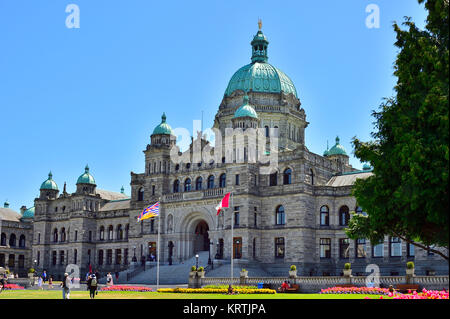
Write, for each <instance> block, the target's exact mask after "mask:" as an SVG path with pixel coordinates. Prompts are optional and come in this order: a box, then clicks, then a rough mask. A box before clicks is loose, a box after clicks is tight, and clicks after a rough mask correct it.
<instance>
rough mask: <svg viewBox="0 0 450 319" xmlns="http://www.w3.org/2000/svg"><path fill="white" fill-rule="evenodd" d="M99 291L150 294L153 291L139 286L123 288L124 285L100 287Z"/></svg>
mask: <svg viewBox="0 0 450 319" xmlns="http://www.w3.org/2000/svg"><path fill="white" fill-rule="evenodd" d="M100 291H139V292H150V291H153V290H152V288H149V287H140V286H124V285H114V286H110V287H102V288H100Z"/></svg>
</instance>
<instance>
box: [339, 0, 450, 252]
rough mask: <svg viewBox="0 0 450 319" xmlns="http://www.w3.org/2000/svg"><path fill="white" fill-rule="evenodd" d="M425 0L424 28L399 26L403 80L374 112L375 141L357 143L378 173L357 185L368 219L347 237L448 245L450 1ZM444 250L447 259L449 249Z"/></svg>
mask: <svg viewBox="0 0 450 319" xmlns="http://www.w3.org/2000/svg"><path fill="white" fill-rule="evenodd" d="M423 2H425V8H426V10H427V11H428V17H427V21H426V22H427V23H426V27H425V30H419V29H418V28H417V27H416V25H415V24H414V22H412V21H411V19H410V18H406V19H405V21H404V23H403V26H404V29H402V28H401V27H400V26H399V25H398V24H397V23H394V30H395V32H396V34H397V41H396V43H395V45H396V46H397V47H398V48H399V53H398V55H397V59H396V61H395V64H394V75H395V76H396V77H397V79H398V80H397V83H396V86H395V87H394V91H395V96H393V97H390V98H387V99H385V100H384V102H383V103H382V104H381V106H380V110H379V111H378V112H376V111H374V112H373V114H372V115H373V117H374V118H375V122H374V125H375V132H372V137H373V138H374V140H373V141H369V142H362V141H360V140H359V139H357V138H356V137H355V138H354V139H353V141H352V143H353V146H354V148H355V155H356V157H358V158H359V159H360V160H361V161H364V162H366V161H368V162H370V163H371V165H372V167H373V173H374V175H372V176H371V177H369V178H367V179H364V180H363V179H360V180H357V182H356V183H355V187H354V196H355V197H356V199H357V201H358V203H359V205H360V206H362V207H363V208H364V210H365V211H366V212H367V216H361V215H360V216H356V215H355V216H353V218H352V220H351V222H350V225H349V228H348V229H347V234H348V235H349V236H350V237H351V238H354V239H355V238H361V237H366V238H369V239H370V240H371V241H378V240H381V239H382V238H383V237H384V235H391V236H396V237H400V238H403V239H404V240H406V241H408V242H411V243H413V244H417V245H418V246H421V247H425V248H427V247H428V246H430V245H438V246H441V247H447V249H448V243H449V218H448V217H449V201H448V196H449V191H448V172H449V118H448V110H449V104H448V102H449V101H448V93H449V48H448V44H449V23H448V6H449V3H448V0H426V1H425V0H419V3H423ZM447 251H448V250H447ZM440 255H441V256H443V257H444V258H446V259H448V253H447V255H445V254H442V253H440Z"/></svg>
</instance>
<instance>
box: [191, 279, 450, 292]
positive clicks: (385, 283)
mask: <svg viewBox="0 0 450 319" xmlns="http://www.w3.org/2000/svg"><path fill="white" fill-rule="evenodd" d="M379 280H380V286H381V287H385V288H388V287H389V286H390V285H392V286H393V287H395V286H397V285H400V284H406V283H407V279H406V277H405V276H380V277H379ZM199 281H200V283H199V284H200V286H206V285H229V284H231V283H232V284H233V285H237V284H244V285H251V286H257V285H258V284H259V283H263V284H268V285H270V286H271V288H272V289H276V288H278V287H280V286H281V284H282V283H283V282H284V281H289V282H290V283H291V284H298V285H299V286H300V292H305V293H317V292H319V291H320V290H321V289H326V288H329V287H334V286H338V285H354V286H356V287H362V286H366V277H365V276H356V277H353V276H350V277H345V276H326V277H320V276H317V277H316V276H313V277H296V278H288V277H248V278H239V277H237V278H233V282H231V278H230V277H228V278H215V277H205V278H199ZM409 283H410V284H416V285H419V288H420V289H422V288H426V289H429V290H441V289H444V288H445V289H446V290H448V288H449V276H414V277H413V278H412V281H410V282H409Z"/></svg>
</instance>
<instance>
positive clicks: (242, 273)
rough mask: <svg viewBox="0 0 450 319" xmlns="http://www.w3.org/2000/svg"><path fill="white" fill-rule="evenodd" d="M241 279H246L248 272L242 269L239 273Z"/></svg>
mask: <svg viewBox="0 0 450 319" xmlns="http://www.w3.org/2000/svg"><path fill="white" fill-rule="evenodd" d="M240 275H241V277H243V278H247V277H248V271H247V269H242V270H241V273H240Z"/></svg>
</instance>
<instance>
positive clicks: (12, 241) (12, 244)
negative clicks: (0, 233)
mask: <svg viewBox="0 0 450 319" xmlns="http://www.w3.org/2000/svg"><path fill="white" fill-rule="evenodd" d="M9 246H10V247H16V235H15V234H11V236H9Z"/></svg>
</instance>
